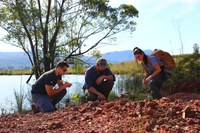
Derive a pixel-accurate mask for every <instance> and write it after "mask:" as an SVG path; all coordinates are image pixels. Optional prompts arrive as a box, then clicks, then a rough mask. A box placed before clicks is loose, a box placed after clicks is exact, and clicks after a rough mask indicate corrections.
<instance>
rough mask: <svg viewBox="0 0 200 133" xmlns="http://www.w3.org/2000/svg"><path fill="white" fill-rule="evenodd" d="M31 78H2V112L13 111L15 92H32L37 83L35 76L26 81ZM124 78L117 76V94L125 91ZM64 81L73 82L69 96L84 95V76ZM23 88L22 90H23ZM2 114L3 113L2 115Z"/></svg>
mask: <svg viewBox="0 0 200 133" xmlns="http://www.w3.org/2000/svg"><path fill="white" fill-rule="evenodd" d="M28 78H29V75H11V76H9V75H1V76H0V85H1V87H0V91H1V93H0V110H1V111H2V109H9V110H12V108H16V107H14V105H16V104H15V103H14V102H15V96H14V92H17V93H19V92H20V90H23V91H24V93H27V92H28V91H30V90H31V85H32V84H33V83H34V82H35V77H34V76H33V77H32V78H31V80H30V81H29V83H28V84H27V83H26V81H27V79H28ZM123 78H124V77H122V76H116V81H115V84H114V87H113V90H112V91H114V92H115V93H116V94H118V95H120V94H121V93H124V91H125V88H124V87H125V85H123V83H122V82H120V81H123ZM63 80H65V81H68V82H71V83H72V86H71V87H70V88H68V89H67V96H69V97H70V96H72V95H73V94H80V95H83V91H82V86H83V84H84V80H85V79H84V75H64V76H63ZM21 88H22V89H21ZM29 106H30V105H29ZM0 114H1V113H0Z"/></svg>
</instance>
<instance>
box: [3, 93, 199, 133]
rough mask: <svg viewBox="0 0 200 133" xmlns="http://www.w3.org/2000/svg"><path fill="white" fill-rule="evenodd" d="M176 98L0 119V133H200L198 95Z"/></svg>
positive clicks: (88, 105)
mask: <svg viewBox="0 0 200 133" xmlns="http://www.w3.org/2000/svg"><path fill="white" fill-rule="evenodd" d="M181 95H183V94H180V95H179V96H181ZM191 95H192V94H191ZM174 97H176V98H177V96H172V97H171V98H162V99H160V100H154V101H150V100H143V101H138V102H132V101H127V100H126V99H123V98H121V99H118V100H116V101H111V102H88V103H84V104H82V105H78V106H73V107H67V108H64V109H59V110H57V111H55V112H53V113H46V114H42V113H38V114H32V113H29V114H27V115H19V114H12V115H7V116H0V132H4V133H6V132H12V133H16V132H23V133H24V132H55V133H60V132H67V133H99V132H101V133H135V132H136V133H138V132H140V133H144V132H145V133H146V132H147V133H148V132H149V133H152V132H155V133H161V132H162V133H163V132H166V133H172V132H173V133H199V132H200V100H198V99H200V97H199V95H197V96H195V97H193V99H194V100H189V101H188V100H183V99H176V100H175V99H174Z"/></svg>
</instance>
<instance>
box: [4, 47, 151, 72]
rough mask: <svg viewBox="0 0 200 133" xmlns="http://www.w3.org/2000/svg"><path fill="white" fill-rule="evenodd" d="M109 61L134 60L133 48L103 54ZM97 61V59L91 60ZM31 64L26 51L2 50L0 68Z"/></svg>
mask: <svg viewBox="0 0 200 133" xmlns="http://www.w3.org/2000/svg"><path fill="white" fill-rule="evenodd" d="M144 52H145V53H146V54H150V53H151V52H152V50H144ZM89 58H90V57H89V56H84V57H83V60H88V59H89ZM102 58H105V59H106V60H107V61H108V62H109V63H113V64H114V63H120V62H125V61H132V60H134V56H133V52H132V50H125V51H114V52H108V53H104V54H102ZM89 62H90V63H91V64H94V63H95V59H94V58H93V59H91V60H90V61H89ZM29 68H31V64H30V62H29V59H28V57H27V55H26V54H25V53H24V52H0V69H29Z"/></svg>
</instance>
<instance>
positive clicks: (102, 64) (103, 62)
mask: <svg viewBox="0 0 200 133" xmlns="http://www.w3.org/2000/svg"><path fill="white" fill-rule="evenodd" d="M96 65H97V66H100V67H102V68H107V67H108V66H107V61H106V59H104V58H99V59H97V62H96Z"/></svg>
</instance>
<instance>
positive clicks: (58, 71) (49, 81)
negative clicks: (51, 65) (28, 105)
mask: <svg viewBox="0 0 200 133" xmlns="http://www.w3.org/2000/svg"><path fill="white" fill-rule="evenodd" d="M68 67H69V65H68V63H67V62H66V61H60V62H58V64H57V65H56V67H55V69H52V70H49V71H47V72H45V73H44V74H42V75H41V76H40V77H39V78H38V79H37V81H36V82H35V84H33V86H32V90H31V94H32V102H33V105H32V109H33V113H37V112H42V113H45V112H52V111H55V110H56V107H55V105H56V104H57V103H58V102H59V101H60V100H61V99H62V98H63V97H64V96H65V94H66V88H67V87H71V85H72V84H71V83H69V82H64V81H63V80H62V75H64V74H65V72H66V71H67V68H68ZM56 86H57V87H56Z"/></svg>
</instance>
